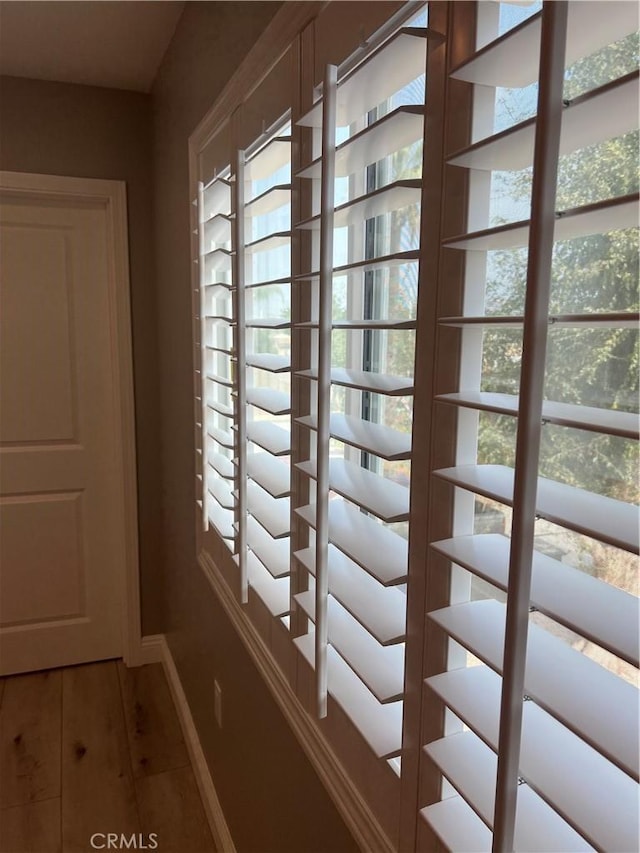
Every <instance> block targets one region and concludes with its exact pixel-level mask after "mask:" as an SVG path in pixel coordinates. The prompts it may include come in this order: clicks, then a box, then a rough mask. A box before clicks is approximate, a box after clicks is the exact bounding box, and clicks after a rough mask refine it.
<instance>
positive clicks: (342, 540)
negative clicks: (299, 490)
mask: <svg viewBox="0 0 640 853" xmlns="http://www.w3.org/2000/svg"><path fill="white" fill-rule="evenodd" d="M296 513H297V514H298V515H299V516H300V518H302V519H304V520H305V521H306V522H307V524H309V525H311V526H312V527H313V526H314V525H315V507H314V506H306V507H300V508H299V509H297V510H296ZM329 540H330V542H331V543H332V544H333V545H335V546H336V547H337V548H339V549H340V550H341V551H342V552H343V553H344V554H346V555H347V557H350V558H351V559H352V560H353V561H354V563H357V564H358V565H359V566H360V567H361V568H363V569H365V571H367V572H369V574H370V575H372V576H373V577H374V578H375V579H376V580H378V581H379V582H380V583H381V584H383V585H384V586H392V585H394V584H400V583H404V582H405V581H406V578H407V542H406V540H405V539H403V538H402V537H401V536H398V534H397V533H394V532H393V531H392V530H389V529H388V528H386V527H382V525H380V524H378V523H377V522H376V521H373V519H371V518H368V517H367V516H366V515H363V514H362V513H361V512H359V511H358V510H357V509H355V507H351V506H350V505H349V504H347V503H345V501H331V503H330V504H329Z"/></svg>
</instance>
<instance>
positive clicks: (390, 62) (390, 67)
mask: <svg viewBox="0 0 640 853" xmlns="http://www.w3.org/2000/svg"><path fill="white" fill-rule="evenodd" d="M428 35H434V34H433V33H430V32H428V31H427V30H426V29H421V28H418V27H411V28H410V27H406V28H403V29H401V30H399V31H398V32H397V33H396V34H395V35H394V36H392V37H391V38H390V39H389V40H388V41H387V42H385V44H384V45H383V46H382V48H381V49H380V50H378V51H376V53H374V54H372V55H371V56H370V57H368V58H367V59H366V60H365V61H364V62H362V64H361V65H359V66H358V67H357V68H356V69H355V70H354V71H353V72H352V73H351V75H350V76H348V77H346V78H345V80H344V81H341V84H340V86H339V88H338V105H337V115H336V122H337V124H338V126H339V127H342V126H344V125H347V124H349V122H350V121H351V120H352V119H353V117H354V116H362V115H365V114H366V113H367V112H369V110H371V109H373V107H376V106H377V105H378V104H380V103H382V101H385V100H386V99H387V98H389V97H390V96H391V95H393V94H394V93H395V92H398V91H399V90H400V89H402V88H403V87H404V86H406V85H407V83H410V82H411V81H412V80H415V78H416V77H419V76H420V75H421V74H424V70H425V38H426V37H427V36H428ZM298 124H299V125H301V126H303V127H321V126H322V103H321V102H320V103H318V104H316V105H315V106H314V107H313V108H312V109H311V110H310V111H309V112H308V113H306V114H305V115H304V116H302V118H300V119H299V120H298Z"/></svg>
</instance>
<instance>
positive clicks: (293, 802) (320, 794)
mask: <svg viewBox="0 0 640 853" xmlns="http://www.w3.org/2000/svg"><path fill="white" fill-rule="evenodd" d="M278 8H279V3H220V2H217V3H188V4H187V7H186V10H185V13H184V14H183V17H182V19H181V21H180V23H179V25H178V29H177V31H176V35H175V37H174V39H173V42H172V44H171V46H170V48H169V51H168V52H167V54H166V56H165V58H164V61H163V63H162V67H161V69H160V73H159V76H158V79H157V80H156V84H155V86H154V89H153V96H154V141H155V192H156V215H155V224H156V246H157V255H156V267H157V271H158V274H157V285H158V318H159V326H158V329H159V364H160V384H161V392H162V393H161V400H162V413H161V425H162V447H163V453H162V463H163V464H162V470H163V497H164V536H163V540H162V542H163V551H164V556H165V596H166V602H165V603H166V623H165V625H164V630H165V631H166V632H167V635H168V638H169V643H170V646H171V649H172V652H173V654H174V656H175V659H176V662H177V665H178V670H179V672H180V676H181V679H182V681H183V684H184V687H185V690H186V692H187V696H188V699H189V703H190V705H191V709H192V711H193V715H194V718H195V720H196V724H197V725H198V728H199V732H200V736H201V739H202V742H203V746H204V749H205V752H206V754H207V758H208V760H209V762H210V766H211V769H212V773H213V777H214V782H215V784H216V787H217V789H218V792H219V795H220V798H221V801H222V805H223V808H224V811H225V814H226V816H227V819H228V822H229V825H230V828H231V831H232V834H233V837H234V839H235V841H236V844H237V847H238V850H239V851H241V853H248V852H249V851H251V853H287V851H290V853H312V851H317V853H333V851H335V853H338V852H339V853H342V851H345V853H346V851H351V850H354V849H356V847H355V843H354V842H353V840H352V838H351V836H350V835H349V834H348V832H347V830H346V828H345V826H344V824H343V822H342V820H341V819H340V817H339V816H338V813H337V811H336V809H335V807H334V806H333V804H332V803H331V801H330V799H329V797H328V795H327V793H326V791H325V790H324V788H323V787H322V785H321V783H320V782H319V780H318V778H317V776H316V775H315V773H314V771H313V770H312V768H311V766H310V764H309V763H308V761H307V759H306V757H305V756H304V754H303V752H302V749H301V747H300V746H299V745H298V743H297V741H296V740H295V738H294V737H293V735H292V733H291V731H290V730H289V729H288V727H287V725H286V723H285V721H284V719H283V717H282V715H281V714H280V712H279V711H278V709H277V706H276V705H275V703H274V701H273V700H272V698H271V696H270V694H269V692H268V690H267V688H266V686H265V685H264V683H263V682H262V680H261V679H260V677H259V675H258V673H257V672H256V670H255V668H254V666H253V664H252V662H251V660H250V659H249V657H248V656H247V654H246V652H245V651H244V647H243V646H242V644H241V642H240V640H239V639H238V637H237V635H236V634H235V632H234V630H233V628H232V627H231V625H230V623H229V621H228V620H227V618H226V616H225V614H224V612H223V610H222V608H221V607H220V606H219V604H218V603H217V600H216V598H215V597H214V595H213V593H212V591H211V589H210V587H209V585H208V582H207V581H206V580H205V578H204V576H203V575H202V572H201V570H200V569H199V568H198V566H197V565H196V562H195V530H194V497H195V493H194V458H193V457H194V450H193V422H192V411H193V407H192V387H193V386H192V372H191V371H192V360H191V319H190V314H191V283H190V263H191V262H190V257H189V251H190V247H189V197H188V159H187V140H188V137H189V134H190V133H191V132H192V131H193V130H194V128H195V127H196V125H197V123H198V122H199V121H200V119H201V118H202V117H203V115H204V113H205V112H206V111H207V109H208V108H209V107H210V106H211V105H212V104H213V102H214V100H215V98H216V96H217V95H218V93H219V92H220V91H221V89H222V88H223V86H224V84H225V83H226V81H227V79H228V78H229V77H230V76H231V73H232V71H233V70H234V68H235V67H237V65H238V63H239V61H240V59H241V57H242V56H243V55H244V54H245V53H246V52H247V50H248V49H249V47H250V46H251V44H252V43H253V42H254V41H255V40H256V38H257V37H258V35H259V34H260V32H261V31H262V30H263V29H264V26H265V25H266V24H267V23H268V21H269V20H270V18H271V17H272V15H273V14H274V13H275V12H276V10H277V9H278ZM214 678H216V679H218V681H219V682H220V684H221V686H222V691H223V697H222V706H223V710H222V714H223V724H224V728H223V729H222V730H220V729H218V728H217V727H216V725H215V723H214V721H213V681H214Z"/></svg>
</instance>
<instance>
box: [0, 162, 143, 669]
mask: <svg viewBox="0 0 640 853" xmlns="http://www.w3.org/2000/svg"><path fill="white" fill-rule="evenodd" d="M0 188H2V189H3V190H15V191H16V192H17V193H20V194H23V195H31V196H37V197H41V198H42V197H47V196H49V197H51V198H65V199H70V200H72V201H78V200H80V201H84V202H86V201H91V202H97V203H98V204H102V205H104V207H105V211H106V216H107V243H108V245H107V259H108V263H109V271H108V275H109V304H110V311H111V317H110V332H111V357H112V367H113V380H114V401H113V403H114V411H115V416H116V421H117V422H118V423H119V424H120V429H119V430H117V431H116V435H115V445H116V446H115V450H116V466H117V472H116V475H117V477H118V480H119V482H120V484H121V488H122V503H121V507H122V530H123V534H124V535H123V542H122V551H123V560H124V566H123V572H122V573H121V574H120V575H119V583H120V584H121V601H122V602H123V612H122V654H123V657H124V660H125V662H126V663H127V665H128V666H135V665H136V664H137V663H138V658H139V656H140V653H141V635H142V631H141V623H140V576H139V563H138V496H137V468H136V444H135V418H134V393H133V354H132V343H131V309H130V286H129V248H128V246H129V244H128V228H127V195H126V185H125V183H124V182H123V181H108V180H102V179H97V178H70V177H65V176H60V175H39V174H31V173H27V172H5V171H0Z"/></svg>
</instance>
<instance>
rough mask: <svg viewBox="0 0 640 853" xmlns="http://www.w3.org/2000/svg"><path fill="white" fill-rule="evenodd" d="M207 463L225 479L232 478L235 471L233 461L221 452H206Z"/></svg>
mask: <svg viewBox="0 0 640 853" xmlns="http://www.w3.org/2000/svg"><path fill="white" fill-rule="evenodd" d="M207 464H208V465H210V466H211V467H212V468H213V470H214V471H217V472H218V474H220V476H221V477H223V478H224V479H225V480H233V479H234V478H235V475H236V471H235V468H234V465H233V462H232V461H231V460H230V459H228V458H227V457H226V456H225V455H224V454H223V453H216V452H214V451H212V452H211V453H208V454H207Z"/></svg>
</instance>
